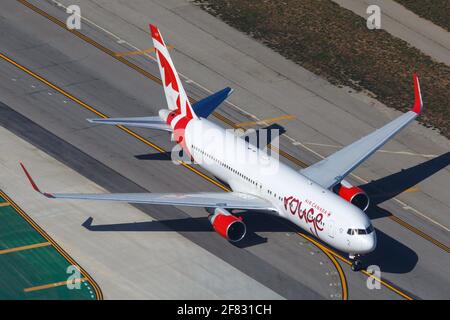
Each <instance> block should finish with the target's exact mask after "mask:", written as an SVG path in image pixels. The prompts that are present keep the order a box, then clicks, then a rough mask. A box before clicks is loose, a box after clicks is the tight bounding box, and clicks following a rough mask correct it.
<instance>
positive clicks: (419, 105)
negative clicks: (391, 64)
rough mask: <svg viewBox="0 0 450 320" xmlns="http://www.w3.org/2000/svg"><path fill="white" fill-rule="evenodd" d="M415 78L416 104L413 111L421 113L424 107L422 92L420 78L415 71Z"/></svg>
mask: <svg viewBox="0 0 450 320" xmlns="http://www.w3.org/2000/svg"><path fill="white" fill-rule="evenodd" d="M413 78H414V106H413V108H412V111H413V112H415V113H417V114H420V112H421V111H422V107H423V102H422V93H421V92H420V84H419V78H418V77H417V74H416V73H414V75H413Z"/></svg>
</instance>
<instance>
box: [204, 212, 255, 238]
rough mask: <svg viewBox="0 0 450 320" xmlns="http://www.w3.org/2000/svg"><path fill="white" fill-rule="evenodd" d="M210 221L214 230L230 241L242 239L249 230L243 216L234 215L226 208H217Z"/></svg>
mask: <svg viewBox="0 0 450 320" xmlns="http://www.w3.org/2000/svg"><path fill="white" fill-rule="evenodd" d="M209 221H211V224H212V226H213V228H214V230H216V232H217V233H218V234H220V235H221V236H222V237H224V238H225V239H227V240H228V241H230V242H237V241H240V240H242V239H243V238H244V236H245V233H246V232H247V228H246V227H245V223H244V222H242V218H240V217H239V218H238V217H236V216H233V215H232V214H231V213H229V212H228V211H227V210H225V209H220V208H216V209H215V210H214V214H213V215H211V216H210V218H209Z"/></svg>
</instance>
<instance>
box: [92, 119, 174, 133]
mask: <svg viewBox="0 0 450 320" xmlns="http://www.w3.org/2000/svg"><path fill="white" fill-rule="evenodd" d="M87 121H89V122H90V123H100V124H110V125H123V126H130V127H140V128H149V129H157V130H165V131H172V128H171V127H170V126H169V125H168V124H167V123H165V122H164V121H162V120H161V118H160V117H158V116H155V117H134V118H105V119H104V118H95V119H87Z"/></svg>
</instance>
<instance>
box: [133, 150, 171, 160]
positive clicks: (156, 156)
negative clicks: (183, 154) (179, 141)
mask: <svg viewBox="0 0 450 320" xmlns="http://www.w3.org/2000/svg"><path fill="white" fill-rule="evenodd" d="M134 157H135V158H136V159H138V160H171V159H172V152H171V151H166V152H157V153H147V154H139V155H137V156H134Z"/></svg>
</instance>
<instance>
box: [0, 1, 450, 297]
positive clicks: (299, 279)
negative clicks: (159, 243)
mask: <svg viewBox="0 0 450 320" xmlns="http://www.w3.org/2000/svg"><path fill="white" fill-rule="evenodd" d="M2 6H8V8H7V9H8V10H3V12H8V14H2V15H3V16H2V19H1V20H0V23H1V24H2V28H3V30H7V31H6V32H5V33H4V34H2V38H3V39H2V52H3V53H4V54H5V58H3V60H2V62H1V63H0V68H1V71H2V79H3V81H2V85H1V88H0V90H1V91H0V92H1V97H2V101H3V102H4V103H5V105H4V108H3V109H4V110H6V111H5V112H7V113H8V114H9V115H10V117H11V118H10V119H12V120H17V119H18V117H20V116H21V115H23V116H25V117H26V118H28V119H29V120H28V121H29V122H27V121H25V120H24V119H21V121H7V122H6V123H5V122H4V123H3V125H4V126H5V127H6V128H8V129H9V130H11V131H13V132H15V133H17V134H18V135H20V136H22V137H24V138H25V139H26V140H29V141H32V143H33V144H35V145H36V146H38V147H39V148H40V149H42V150H44V151H46V152H47V153H50V154H51V155H52V156H54V157H55V158H57V159H64V161H63V162H64V163H66V164H67V165H69V166H71V167H73V168H75V169H76V170H77V171H79V172H80V173H81V174H83V175H84V176H86V177H88V178H89V179H91V180H93V181H95V182H96V183H98V184H99V185H101V186H103V187H105V188H106V189H107V190H110V191H122V192H124V191H127V192H133V190H136V188H138V189H139V190H150V191H161V192H163V191H186V190H190V191H200V190H201V191H206V190H216V191H217V190H220V189H221V187H220V185H218V183H213V182H212V181H211V180H212V177H209V178H206V175H207V173H200V174H199V172H198V171H199V170H200V169H199V168H192V169H189V168H187V167H186V166H174V165H173V164H172V163H171V162H170V161H167V160H166V159H167V158H164V157H161V156H159V155H157V154H158V152H161V151H164V150H170V149H171V144H170V141H169V137H168V135H167V134H161V133H155V132H149V131H143V130H136V131H133V132H128V131H127V129H125V128H124V129H118V128H104V127H97V126H92V125H89V124H88V123H86V122H85V121H84V119H85V118H88V117H92V116H93V114H92V113H93V112H94V113H95V111H97V112H100V113H101V115H105V116H131V115H135V116H139V115H144V114H145V115H152V114H156V113H157V111H158V109H159V108H160V107H161V106H163V105H164V103H165V102H164V101H163V99H164V98H163V95H162V89H161V87H160V86H159V84H158V82H157V80H156V79H153V81H152V79H150V78H151V77H153V78H154V77H155V75H158V72H157V70H156V65H154V64H152V63H151V62H150V61H149V60H148V59H146V58H145V57H142V56H140V57H139V56H138V57H133V58H132V62H133V65H134V66H136V67H133V65H130V62H128V63H124V61H120V60H118V59H117V58H114V57H112V56H111V54H108V52H105V50H99V49H102V48H99V46H94V45H93V44H95V43H97V44H100V45H101V46H102V47H104V48H107V49H109V50H110V51H111V52H120V51H124V48H123V46H122V44H120V43H117V42H115V41H112V40H111V38H110V36H106V35H105V34H103V33H100V32H99V31H98V30H96V29H91V28H90V27H84V29H83V30H82V34H83V35H85V37H89V39H91V41H86V40H87V39H83V38H82V37H80V36H76V35H74V34H71V33H70V32H68V31H66V30H63V29H62V28H61V27H60V26H58V25H57V24H55V23H54V22H52V21H50V20H48V19H47V18H45V17H42V15H40V14H38V13H36V12H35V11H32V10H28V9H27V10H24V7H23V4H20V3H19V2H16V1H8V2H7V3H5V4H4V5H2ZM40 7H41V9H43V10H44V9H45V10H44V11H45V12H47V13H48V14H51V15H52V16H55V17H58V15H59V16H62V15H61V11H59V9H57V8H55V7H52V6H49V5H48V4H46V3H40ZM23 19H26V21H28V22H29V23H28V24H26V25H23V24H21V23H20V22H19V21H21V20H23ZM33 26H34V27H33ZM36 26H39V28H37V27H36ZM149 43H150V42H149ZM8 59H10V61H8ZM11 59H12V60H11ZM174 59H175V61H177V59H176V57H174ZM11 61H13V62H15V63H16V64H18V65H14V63H12V62H11ZM126 61H129V60H126ZM175 63H177V62H175ZM177 65H178V64H177ZM20 66H21V67H22V68H20ZM27 70H28V71H30V72H28V73H27ZM140 70H143V71H145V72H142V71H140ZM136 71H138V72H136ZM146 73H148V74H149V75H151V76H148V75H146ZM36 76H38V77H41V79H39V78H38V77H36ZM49 84H51V85H49ZM52 85H53V87H52ZM58 89H59V90H58ZM188 91H189V95H190V96H193V97H194V99H195V98H198V97H200V96H203V95H204V92H202V91H201V90H199V89H198V88H195V86H194V85H193V84H189V87H188ZM87 107H90V108H92V110H90V109H89V108H87ZM3 112H4V111H2V113H3ZM219 112H220V115H219V116H218V117H217V118H220V117H222V120H223V119H228V124H233V123H238V122H243V121H249V120H252V119H249V116H248V115H245V114H242V113H240V112H239V111H236V110H235V109H233V108H232V107H230V106H223V107H221V108H220V109H219ZM97 115H99V114H97ZM216 116H217V115H216ZM22 120H23V121H22ZM218 121H219V120H218ZM18 123H20V124H21V125H20V126H17V124H18ZM23 123H29V124H27V125H26V126H24V125H23ZM28 127H34V131H32V130H28ZM44 128H45V129H44ZM24 129H26V130H24ZM43 130H47V131H46V132H47V136H46V137H52V139H57V140H58V141H59V142H58V143H56V144H55V143H49V141H51V140H50V139H41V138H39V137H41V136H42V133H41V132H42V131H43ZM288 132H290V131H289V129H288ZM146 141H147V142H146ZM55 145H57V146H66V147H64V148H55ZM155 145H156V146H157V147H158V148H161V150H158V149H157V148H155ZM67 148H69V149H70V148H74V149H76V150H77V151H78V152H76V153H75V156H71V157H68V156H67V155H68V153H67V152H64V150H67ZM149 148H153V149H156V150H157V151H158V152H156V151H155V150H149ZM282 149H283V151H285V150H287V151H285V152H288V154H289V155H290V157H292V158H298V159H299V161H298V162H295V161H294V162H292V161H290V162H289V161H288V159H284V160H283V158H282V161H288V162H289V163H291V165H293V166H298V165H301V163H305V164H308V163H311V162H312V161H315V158H316V157H317V156H316V155H314V154H312V155H311V154H305V153H304V150H299V149H298V148H296V147H293V146H292V144H289V142H288V141H283V142H282ZM80 154H83V157H86V158H83V161H79V159H80V157H81V156H80ZM383 157H385V155H383ZM87 159H93V160H95V162H96V166H88V165H85V164H86V163H90V162H93V161H92V160H87ZM437 159H438V160H439V158H437ZM445 161H448V157H447V158H445V157H443V158H442V157H441V158H440V163H441V165H442V166H443V164H442V163H444V164H445V163H446V162H445ZM438 162H439V161H438ZM434 163H435V165H436V161H435V162H434ZM447 163H448V162H447ZM438 164H439V163H438ZM438 164H437V165H438ZM98 167H102V168H103V170H106V171H107V172H106V171H104V172H102V171H100V170H98ZM444 167H445V166H444ZM391 170H392V169H391ZM394 170H395V167H394ZM93 172H94V173H93ZM100 172H101V173H107V174H106V175H105V174H100ZM200 172H201V171H200ZM446 174H448V173H446ZM105 176H107V177H109V179H108V180H107V179H105V178H104V177H105ZM380 176H383V175H380ZM118 177H120V179H121V180H120V182H118V181H115V179H119V178H118ZM441 178H442V177H441ZM124 179H125V180H127V181H129V182H128V183H124V182H123V180H124ZM438 182H439V181H438ZM444 182H445V177H444ZM127 187H128V188H127ZM372 187H373V186H372ZM133 188H134V189H133ZM130 189H133V190H130ZM444 192H445V190H444ZM437 196H438V197H439V196H440V195H439V194H438V195H437ZM436 206H437V207H438V206H439V205H436ZM442 206H443V208H445V206H446V205H445V204H443V205H442ZM387 208H388V210H391V209H389V208H392V211H395V212H396V213H397V212H399V208H398V203H396V202H392V203H391V201H390V202H389V203H388V204H387ZM139 209H141V210H142V211H144V212H146V213H147V214H149V215H150V216H152V217H153V218H155V219H158V220H161V219H183V218H186V217H194V218H199V219H200V217H204V216H205V212H202V211H201V210H195V209H184V208H180V209H175V208H165V209H164V208H161V209H160V208H158V210H157V211H155V210H154V209H153V210H152V209H151V207H150V206H147V207H146V208H139ZM437 211H440V209H439V208H437ZM382 213H385V212H384V211H383V209H381V208H380V209H377V210H376V211H375V212H374V214H375V215H379V216H380V218H379V219H377V220H375V226H376V228H377V232H378V235H379V240H380V241H379V250H378V251H377V252H376V253H375V254H374V255H373V256H371V257H369V259H371V261H372V262H374V263H377V264H379V265H380V267H381V269H382V271H383V282H385V283H384V286H382V289H381V290H369V289H367V287H366V280H367V276H366V275H364V274H361V273H356V274H355V273H351V272H350V271H349V268H348V266H347V265H346V264H345V262H344V265H343V266H344V271H345V273H346V278H345V280H344V283H345V286H346V288H345V289H346V290H348V292H347V293H346V294H348V296H349V298H353V299H355V298H357V299H376V298H405V296H406V297H408V298H416V297H417V298H432V297H441V298H442V297H445V296H446V294H447V295H448V292H446V290H445V289H446V286H445V285H443V284H445V283H447V284H448V283H449V280H448V276H447V274H446V268H445V266H446V265H448V262H449V258H448V247H447V246H446V245H447V244H448V233H446V232H443V231H442V229H440V228H439V227H437V226H436V225H434V224H433V223H430V222H428V221H426V220H419V219H418V218H416V217H415V216H413V215H411V214H410V213H409V212H405V211H402V212H401V213H400V214H398V216H399V218H398V219H401V221H404V223H405V224H406V223H408V224H407V225H408V226H413V227H414V228H418V230H420V231H421V232H422V233H423V235H420V233H419V232H414V231H412V229H410V228H406V227H405V224H402V223H398V221H394V220H393V219H392V218H381V216H382ZM396 216H397V215H396ZM438 217H440V216H438ZM433 218H436V217H433ZM252 219H254V220H255V221H252ZM442 219H443V220H442V221H441V222H440V223H442V224H444V223H445V219H446V218H445V217H443V218H442ZM194 220H195V219H194ZM433 220H434V219H433ZM247 224H248V225H249V227H250V225H252V224H253V225H254V226H255V228H257V229H255V231H256V234H255V237H254V238H253V241H254V243H250V244H247V246H245V247H244V248H236V247H234V246H231V245H229V244H228V243H226V242H224V241H223V240H222V239H219V238H218V237H217V235H215V234H214V233H212V232H189V231H186V230H177V231H178V232H180V233H181V234H182V235H183V236H184V237H185V238H186V239H188V240H189V241H192V242H194V243H196V244H197V245H199V246H201V247H203V248H205V249H206V250H207V251H209V252H211V253H213V254H214V255H216V256H218V257H219V258H221V259H222V260H224V261H226V262H227V263H229V264H230V265H232V266H234V267H235V268H237V269H238V270H240V271H242V272H244V273H245V274H247V275H248V276H250V277H252V278H253V279H255V280H256V281H258V282H259V283H261V284H263V285H264V286H266V287H268V288H270V289H271V290H273V291H274V292H277V293H278V294H280V295H281V296H283V297H285V298H317V297H322V298H342V297H343V294H344V291H346V290H344V289H343V288H342V287H341V286H342V283H343V277H342V276H341V277H339V275H338V274H339V268H336V265H335V264H334V263H333V261H332V259H330V258H329V257H328V256H327V254H326V253H324V251H325V252H328V253H329V251H328V250H327V249H325V250H324V251H322V250H318V249H317V247H315V246H314V245H313V244H311V242H309V241H307V240H305V238H301V237H299V236H298V235H297V233H295V232H293V231H292V229H291V228H290V227H289V228H287V227H285V226H284V225H283V224H281V223H279V222H278V221H273V220H266V219H262V218H259V217H249V220H248V223H247ZM274 225H275V226H274ZM203 226H205V224H203ZM258 228H259V229H258ZM100 229H101V228H100ZM106 229H107V228H106ZM197 229H198V227H197ZM97 230H99V229H98V228H97ZM191 230H192V229H191ZM94 231H95V219H94V226H93V229H92V232H94ZM129 231H130V232H132V231H131V230H129ZM209 231H210V230H209ZM73 232H74V236H75V237H76V233H77V230H76V229H75V230H73ZM424 235H425V236H424ZM427 237H428V239H427ZM264 238H267V239H266V240H264ZM261 239H262V240H261ZM438 244H439V245H438ZM339 256H340V255H339V253H336V255H335V257H338V259H339ZM419 257H420V259H419ZM341 262H342V260H341ZM318 266H320V267H318ZM318 268H323V269H318ZM331 273H333V275H334V277H335V278H337V279H338V281H337V282H336V280H335V278H334V280H333V281H330V279H331V277H330V275H331ZM336 275H337V276H336ZM280 279H281V281H280ZM412 279H414V281H411V280H412ZM330 284H331V286H330ZM335 284H336V285H335ZM100 285H101V283H100ZM347 286H348V288H347ZM389 286H391V287H392V288H394V289H395V290H393V289H392V288H389ZM399 292H400V293H402V294H403V295H402V294H399Z"/></svg>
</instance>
